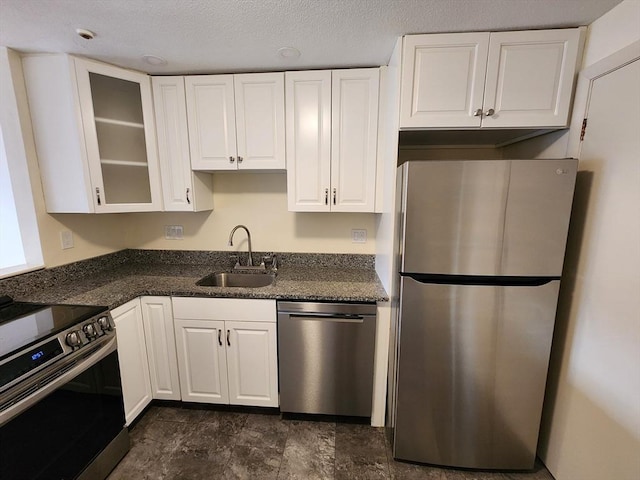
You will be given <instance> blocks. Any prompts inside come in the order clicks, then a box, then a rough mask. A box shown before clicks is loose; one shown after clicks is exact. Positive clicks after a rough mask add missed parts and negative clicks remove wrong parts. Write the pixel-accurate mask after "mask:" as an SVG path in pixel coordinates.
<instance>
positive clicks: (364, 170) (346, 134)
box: [330, 68, 380, 212]
mask: <svg viewBox="0 0 640 480" xmlns="http://www.w3.org/2000/svg"><path fill="white" fill-rule="evenodd" d="M332 77H333V79H332V91H331V96H332V106H331V200H330V203H331V211H333V212H373V211H374V209H375V188H376V152H377V143H378V91H379V82H380V70H379V69H378V68H361V69H352V70H334V71H333V72H332Z"/></svg>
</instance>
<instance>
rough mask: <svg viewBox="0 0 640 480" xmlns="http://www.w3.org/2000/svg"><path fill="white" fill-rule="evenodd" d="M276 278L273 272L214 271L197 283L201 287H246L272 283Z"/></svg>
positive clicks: (264, 285)
mask: <svg viewBox="0 0 640 480" xmlns="http://www.w3.org/2000/svg"><path fill="white" fill-rule="evenodd" d="M275 279H276V276H275V274H273V273H226V272H222V273H212V274H211V275H207V276H206V277H203V278H201V279H200V280H198V281H197V282H196V285H199V286H201V287H245V288H258V287H266V286H268V285H271V284H272V283H273V282H274V281H275Z"/></svg>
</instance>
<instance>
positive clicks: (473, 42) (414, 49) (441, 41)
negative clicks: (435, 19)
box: [400, 33, 489, 128]
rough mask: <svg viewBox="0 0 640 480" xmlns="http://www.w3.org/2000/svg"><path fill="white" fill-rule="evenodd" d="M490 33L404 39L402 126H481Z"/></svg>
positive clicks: (411, 36) (415, 36)
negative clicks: (480, 114)
mask: <svg viewBox="0 0 640 480" xmlns="http://www.w3.org/2000/svg"><path fill="white" fill-rule="evenodd" d="M488 45H489V33H457V34H435V35H408V36H406V37H405V38H404V46H403V48H404V60H403V62H402V89H401V98H400V127H401V128H411V127H416V128H419V127H427V126H428V127H479V126H480V120H481V118H482V117H481V116H479V115H478V116H474V113H475V111H476V110H477V109H478V108H482V97H483V92H484V77H485V72H486V68H487V49H488Z"/></svg>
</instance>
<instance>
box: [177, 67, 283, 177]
mask: <svg viewBox="0 0 640 480" xmlns="http://www.w3.org/2000/svg"><path fill="white" fill-rule="evenodd" d="M184 78H185V88H186V97H187V119H188V126H189V145H190V148H191V167H192V168H193V169H194V170H236V169H247V170H249V169H251V170H272V169H279V170H284V168H285V147H284V142H285V140H284V74H283V73H254V74H244V75H194V76H186V77H184Z"/></svg>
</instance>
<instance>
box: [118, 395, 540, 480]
mask: <svg viewBox="0 0 640 480" xmlns="http://www.w3.org/2000/svg"><path fill="white" fill-rule="evenodd" d="M130 433H131V450H130V451H129V453H128V454H127V456H126V457H125V458H124V459H123V460H122V462H120V464H119V465H118V466H117V467H116V468H115V470H114V471H113V472H112V473H111V475H110V476H109V477H108V480H145V479H149V480H151V479H167V480H179V479H184V480H199V479H203V480H205V479H206V480H208V479H252V480H253V479H256V480H268V479H297V480H314V479H318V480H320V479H322V480H324V479H349V480H352V479H353V480H359V479H398V480H400V479H402V480H413V479H428V480H553V477H552V476H551V474H550V473H549V472H548V471H547V470H546V469H545V468H544V466H543V465H537V466H536V469H535V471H533V472H531V473H494V472H490V473H487V472H468V471H460V470H452V469H440V468H434V467H427V466H420V465H413V464H407V463H402V462H396V461H395V460H393V458H392V456H391V450H390V447H389V442H388V441H387V440H386V437H385V435H384V431H383V429H381V428H373V427H370V426H368V425H358V424H351V423H336V422H327V421H311V420H308V419H305V420H293V419H282V418H281V416H280V415H278V414H265V413H238V412H232V411H220V410H209V409H194V408H176V407H166V406H152V407H151V408H150V409H149V410H147V412H146V413H145V414H144V416H143V417H142V418H141V419H140V421H138V423H137V424H135V425H134V426H133V428H132V429H131V432H130Z"/></svg>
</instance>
